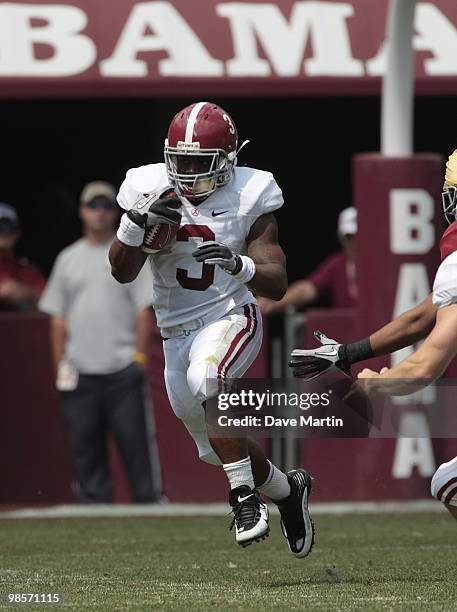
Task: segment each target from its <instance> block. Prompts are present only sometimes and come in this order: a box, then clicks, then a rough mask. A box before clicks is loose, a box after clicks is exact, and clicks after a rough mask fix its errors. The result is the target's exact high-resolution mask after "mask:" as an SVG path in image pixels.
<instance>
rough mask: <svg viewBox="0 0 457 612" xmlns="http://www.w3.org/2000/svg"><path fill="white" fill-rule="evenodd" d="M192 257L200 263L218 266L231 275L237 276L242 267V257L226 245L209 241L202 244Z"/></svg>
mask: <svg viewBox="0 0 457 612" xmlns="http://www.w3.org/2000/svg"><path fill="white" fill-rule="evenodd" d="M192 257H194V258H195V259H196V261H198V262H200V263H207V264H212V265H217V266H219V267H220V268H222V269H223V270H224V271H225V272H228V273H229V274H236V273H237V272H239V270H240V269H241V266H242V261H241V259H240V256H239V255H237V254H236V253H233V252H232V251H231V249H229V247H228V246H226V245H225V244H221V243H220V242H215V241H214V240H208V241H206V242H202V243H201V245H200V246H199V247H198V249H197V250H196V251H194V252H193V253H192Z"/></svg>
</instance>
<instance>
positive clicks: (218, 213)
mask: <svg viewBox="0 0 457 612" xmlns="http://www.w3.org/2000/svg"><path fill="white" fill-rule="evenodd" d="M226 212H228V210H223V211H222V212H215V211H214V210H213V212H212V213H211V214H212V216H213V217H218V216H219V215H223V214H224V213H226Z"/></svg>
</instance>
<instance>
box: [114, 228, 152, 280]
mask: <svg viewBox="0 0 457 612" xmlns="http://www.w3.org/2000/svg"><path fill="white" fill-rule="evenodd" d="M147 257H148V254H147V253H145V252H144V251H142V250H141V248H140V247H135V246H127V245H126V244H124V243H122V242H121V241H120V240H119V239H118V238H114V240H113V242H112V244H111V247H110V250H109V261H110V264H111V274H112V275H113V276H114V278H115V279H116V280H117V281H118V282H119V283H131V282H132V281H134V280H135V279H136V277H137V276H138V274H139V273H140V270H141V268H142V267H143V264H144V262H145V261H146V259H147Z"/></svg>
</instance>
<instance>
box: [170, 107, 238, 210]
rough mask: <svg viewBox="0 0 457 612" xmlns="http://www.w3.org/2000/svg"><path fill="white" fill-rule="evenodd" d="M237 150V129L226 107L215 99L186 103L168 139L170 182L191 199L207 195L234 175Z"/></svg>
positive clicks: (176, 118) (176, 116) (198, 198)
mask: <svg viewBox="0 0 457 612" xmlns="http://www.w3.org/2000/svg"><path fill="white" fill-rule="evenodd" d="M243 144H244V143H243ZM237 151H238V133H237V129H236V126H235V124H234V122H233V119H232V118H231V117H230V115H229V114H228V113H226V112H225V110H224V109H223V108H221V107H220V106H217V105H216V104H212V103H211V102H196V103H195V104H191V105H190V106H186V108H183V109H182V110H181V111H179V113H177V114H176V115H175V117H174V118H173V120H172V122H171V123H170V127H169V129H168V138H167V139H166V140H165V149H164V153H165V164H166V167H167V172H168V178H169V180H170V184H171V185H173V186H174V187H175V189H177V191H179V192H180V193H181V194H182V195H183V196H185V197H188V198H190V199H193V200H201V199H204V198H207V197H208V196H209V195H211V194H212V193H213V192H214V191H216V189H217V188H218V187H223V186H224V185H226V184H227V183H228V182H229V181H230V179H231V178H232V172H233V166H234V165H235V163H236V155H237Z"/></svg>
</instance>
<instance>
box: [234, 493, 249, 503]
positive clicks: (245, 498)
mask: <svg viewBox="0 0 457 612" xmlns="http://www.w3.org/2000/svg"><path fill="white" fill-rule="evenodd" d="M252 496H253V493H251V494H250V495H246V497H240V496H239V495H238V503H240V504H241V502H244V501H246V500H247V499H249V498H250V497H252Z"/></svg>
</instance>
